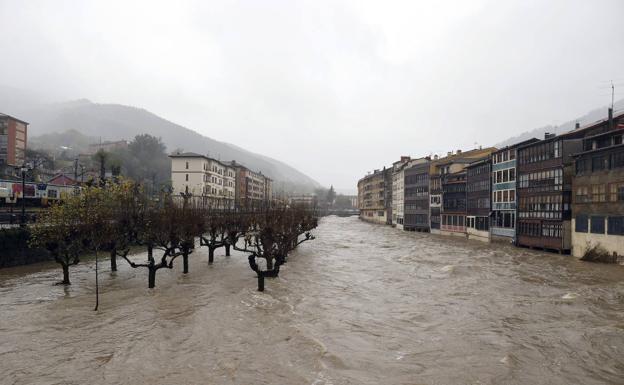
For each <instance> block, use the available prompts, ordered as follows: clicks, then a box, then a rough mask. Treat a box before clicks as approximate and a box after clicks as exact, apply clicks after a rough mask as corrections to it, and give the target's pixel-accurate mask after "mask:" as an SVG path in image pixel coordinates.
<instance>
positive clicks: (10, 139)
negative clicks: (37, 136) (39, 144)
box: [0, 113, 28, 168]
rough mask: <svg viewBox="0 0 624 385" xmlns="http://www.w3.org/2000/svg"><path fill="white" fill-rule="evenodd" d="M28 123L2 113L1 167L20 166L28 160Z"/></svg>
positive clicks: (0, 132)
mask: <svg viewBox="0 0 624 385" xmlns="http://www.w3.org/2000/svg"><path fill="white" fill-rule="evenodd" d="M27 131H28V123H26V122H24V121H23V120H19V119H17V118H14V117H12V116H9V115H5V114H1V113H0V167H1V168H4V167H6V166H9V167H19V166H22V165H23V164H24V162H25V160H26V147H27V142H28V132H27Z"/></svg>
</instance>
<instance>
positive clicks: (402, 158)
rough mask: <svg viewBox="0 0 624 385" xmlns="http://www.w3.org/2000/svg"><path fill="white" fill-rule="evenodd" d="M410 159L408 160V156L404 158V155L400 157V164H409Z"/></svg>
mask: <svg viewBox="0 0 624 385" xmlns="http://www.w3.org/2000/svg"><path fill="white" fill-rule="evenodd" d="M410 159H411V158H410V157H409V156H405V155H404V156H402V157H401V163H404V162H409V160H410Z"/></svg>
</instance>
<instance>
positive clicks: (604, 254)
mask: <svg viewBox="0 0 624 385" xmlns="http://www.w3.org/2000/svg"><path fill="white" fill-rule="evenodd" d="M581 261H586V262H598V263H619V262H620V257H618V255H617V254H616V253H613V254H609V252H608V251H607V250H605V249H604V247H602V246H601V245H600V243H596V244H595V245H591V244H588V245H587V248H586V249H585V254H583V257H582V258H581Z"/></svg>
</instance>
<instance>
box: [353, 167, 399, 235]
mask: <svg viewBox="0 0 624 385" xmlns="http://www.w3.org/2000/svg"><path fill="white" fill-rule="evenodd" d="M386 175H388V172H386V168H385V167H384V169H383V170H375V171H374V172H372V173H370V174H368V175H366V176H365V177H364V178H362V179H360V180H359V181H358V208H359V209H360V219H363V220H366V221H369V222H375V223H383V224H385V223H387V222H388V221H389V220H392V213H390V218H388V210H387V205H388V204H390V205H391V204H392V202H391V201H390V202H387V199H386V196H387V194H386ZM391 177H392V176H391V174H390V178H391ZM389 187H390V188H389V190H390V196H392V185H391V184H390V185H389Z"/></svg>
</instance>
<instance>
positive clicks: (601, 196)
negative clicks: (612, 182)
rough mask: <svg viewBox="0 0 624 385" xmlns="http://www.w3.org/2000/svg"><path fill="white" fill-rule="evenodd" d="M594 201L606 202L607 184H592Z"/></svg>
mask: <svg viewBox="0 0 624 385" xmlns="http://www.w3.org/2000/svg"><path fill="white" fill-rule="evenodd" d="M591 200H592V202H594V203H595V202H606V200H607V194H606V191H605V185H603V184H595V185H592V198H591Z"/></svg>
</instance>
